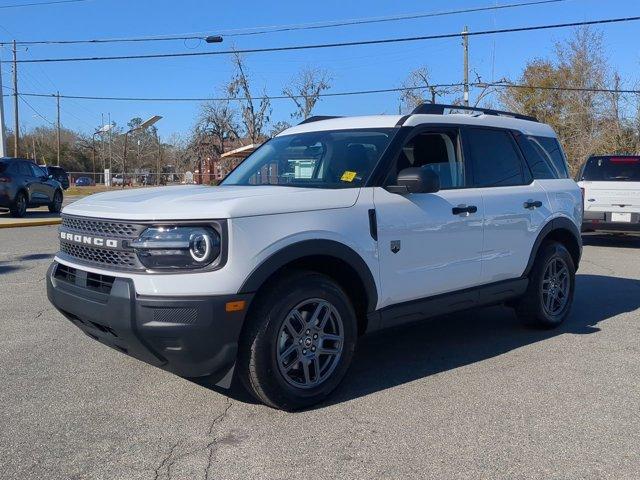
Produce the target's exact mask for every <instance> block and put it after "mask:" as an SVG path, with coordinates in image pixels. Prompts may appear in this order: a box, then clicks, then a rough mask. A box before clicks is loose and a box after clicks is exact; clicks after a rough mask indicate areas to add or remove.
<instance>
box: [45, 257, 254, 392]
mask: <svg viewBox="0 0 640 480" xmlns="http://www.w3.org/2000/svg"><path fill="white" fill-rule="evenodd" d="M47 296H48V297H49V301H50V302H51V303H52V304H53V305H54V306H55V307H56V308H57V309H58V310H59V311H60V312H61V313H62V314H63V315H64V316H65V317H66V318H67V319H69V320H70V321H71V322H72V323H73V324H74V325H76V326H77V327H78V328H80V330H82V331H83V332H84V333H86V334H87V335H88V336H90V337H91V338H93V339H95V340H98V341H99V342H101V343H103V344H105V345H108V346H109V347H111V348H114V349H116V350H118V351H120V352H122V353H125V354H127V355H130V356H132V357H134V358H137V359H139V360H142V361H144V362H146V363H149V364H151V365H154V366H156V367H159V368H162V369H164V370H167V371H170V372H173V373H175V374H177V375H180V376H183V377H201V376H207V375H213V376H216V377H219V379H220V380H222V379H223V378H225V377H226V376H227V374H228V373H229V372H230V371H231V369H232V367H233V365H234V363H235V358H236V354H237V351H238V338H239V336H240V331H241V329H242V324H243V322H244V317H245V314H246V311H247V307H245V308H244V309H242V310H240V311H238V310H235V311H231V312H229V311H227V309H226V305H227V303H229V302H239V301H244V302H245V305H246V306H248V305H249V303H250V301H251V298H252V294H242V295H222V296H209V297H161V296H143V295H138V294H137V293H136V291H135V287H134V284H133V281H132V280H131V279H128V278H119V277H107V276H104V275H95V274H91V273H88V272H85V271H83V270H80V269H75V268H70V267H67V266H65V265H61V264H58V263H57V262H54V263H53V264H52V265H51V267H49V271H48V272H47ZM223 386H225V385H223Z"/></svg>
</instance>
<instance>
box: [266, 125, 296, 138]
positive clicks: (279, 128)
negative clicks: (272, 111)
mask: <svg viewBox="0 0 640 480" xmlns="http://www.w3.org/2000/svg"><path fill="white" fill-rule="evenodd" d="M289 127H291V125H290V124H289V122H283V121H280V122H277V123H274V124H273V125H272V126H271V131H270V132H269V136H270V137H271V138H273V137H275V136H276V135H278V134H279V133H282V132H284V131H285V130H286V129H287V128H289Z"/></svg>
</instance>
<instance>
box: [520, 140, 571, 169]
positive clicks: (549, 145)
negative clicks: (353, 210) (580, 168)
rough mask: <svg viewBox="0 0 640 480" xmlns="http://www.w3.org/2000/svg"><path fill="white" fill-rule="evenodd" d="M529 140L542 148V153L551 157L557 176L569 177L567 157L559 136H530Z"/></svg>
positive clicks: (550, 160)
mask: <svg viewBox="0 0 640 480" xmlns="http://www.w3.org/2000/svg"><path fill="white" fill-rule="evenodd" d="M529 140H530V141H531V142H532V143H533V144H534V145H535V146H536V148H537V149H538V150H540V152H541V154H542V155H544V156H545V157H546V158H548V159H549V162H551V165H552V166H553V168H554V170H555V171H556V172H557V178H569V169H568V168H567V159H566V158H565V156H564V152H563V151H562V147H560V142H558V139H557V138H553V137H529Z"/></svg>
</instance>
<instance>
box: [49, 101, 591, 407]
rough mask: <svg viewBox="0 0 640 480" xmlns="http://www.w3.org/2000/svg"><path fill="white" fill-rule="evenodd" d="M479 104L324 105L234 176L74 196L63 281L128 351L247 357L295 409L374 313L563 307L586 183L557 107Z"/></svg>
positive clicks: (562, 313)
mask: <svg viewBox="0 0 640 480" xmlns="http://www.w3.org/2000/svg"><path fill="white" fill-rule="evenodd" d="M454 109H456V110H458V113H452V111H453V110H454ZM465 110H466V109H463V108H461V107H451V106H444V105H432V104H429V105H422V106H420V107H418V108H417V109H416V110H415V111H414V112H413V113H412V114H410V115H406V116H369V117H352V118H338V117H315V118H310V119H308V120H306V121H304V122H302V123H301V124H300V125H297V126H294V127H292V128H290V129H288V130H286V131H284V132H282V133H281V134H280V135H278V136H276V137H275V138H273V139H271V140H269V141H268V142H266V143H265V144H264V145H262V146H261V147H260V148H258V149H257V150H256V151H255V152H254V153H253V154H252V155H250V156H249V157H248V158H247V159H246V160H245V161H244V162H243V163H241V164H240V165H239V166H238V167H237V168H236V169H235V170H233V171H232V172H231V173H230V174H229V175H228V176H227V178H226V179H225V180H224V181H223V182H222V184H221V186H218V187H209V186H176V187H163V188H150V189H139V190H128V191H118V192H109V193H101V194H97V195H92V196H90V197H86V198H84V199H82V200H80V201H77V202H75V203H73V204H72V205H69V206H67V207H66V208H65V209H64V211H63V217H62V225H61V228H60V252H59V253H58V255H57V256H56V258H55V260H54V262H53V264H52V265H51V267H50V269H49V271H48V274H47V290H48V296H49V299H50V301H51V302H52V303H53V304H54V305H55V306H56V307H57V309H58V310H59V311H60V312H61V313H62V314H63V315H64V316H65V317H66V318H68V319H69V320H70V321H71V322H72V323H73V324H75V325H76V326H77V327H79V328H80V329H81V330H82V331H83V332H84V333H86V334H87V335H89V336H90V337H91V338H93V339H96V340H99V341H100V342H102V343H104V344H106V345H109V346H110V347H113V348H115V349H116V350H119V351H120V352H123V353H125V354H128V355H131V356H133V357H135V358H138V359H140V360H142V361H145V362H148V363H150V364H152V365H155V366H158V367H160V368H163V369H165V370H168V371H170V372H174V373H176V374H178V375H181V376H185V377H198V376H211V377H213V381H215V382H218V384H219V385H221V386H223V387H229V385H230V382H231V380H232V378H233V377H234V375H237V376H238V377H239V378H240V380H241V381H242V382H243V383H244V385H245V386H246V388H247V389H248V390H249V391H250V392H252V394H253V395H255V397H256V398H258V399H259V400H260V401H262V402H264V403H266V404H267V405H270V406H272V407H275V408H281V409H287V410H292V409H297V408H304V407H307V406H310V405H312V404H315V403H317V402H320V401H321V400H323V399H324V398H326V397H327V396H328V395H329V394H330V393H331V391H332V390H334V389H335V388H336V387H337V386H338V384H339V383H340V381H341V380H342V379H343V378H344V376H345V374H346V372H347V369H348V367H349V364H350V363H351V360H352V358H353V355H354V352H355V348H356V344H357V341H358V338H359V336H361V335H363V334H365V333H368V332H372V331H376V330H380V329H383V328H387V327H392V326H397V325H400V324H404V323H407V322H414V321H418V320H422V319H425V318H427V317H430V316H434V315H438V314H443V313H446V312H451V311H454V310H461V309H471V308H476V307H479V306H482V305H491V304H500V303H507V304H509V305H512V306H514V307H515V308H516V311H517V313H518V315H519V316H520V317H521V318H522V320H524V321H525V322H527V323H530V324H533V325H537V326H539V327H544V328H550V327H555V326H557V325H559V324H560V323H561V322H562V321H563V320H564V319H565V318H566V317H567V315H568V313H569V309H570V307H571V303H572V300H573V292H574V284H575V271H576V269H577V267H578V262H579V261H580V255H581V248H582V247H581V240H580V224H581V221H582V199H581V192H580V189H579V188H578V186H577V185H576V183H575V182H574V181H573V180H572V179H569V178H568V175H567V170H566V165H565V164H564V163H565V160H564V156H563V154H562V150H561V148H560V145H559V143H558V140H557V138H556V136H555V134H554V132H553V130H552V129H551V128H550V127H549V126H547V125H544V124H542V123H539V122H537V121H536V120H535V119H534V118H530V117H524V116H521V115H516V114H513V113H509V112H500V111H495V110H483V109H475V108H474V109H469V110H470V112H469V113H460V112H464V111H465ZM558 163H559V164H560V166H561V167H562V168H558V166H557V164H558Z"/></svg>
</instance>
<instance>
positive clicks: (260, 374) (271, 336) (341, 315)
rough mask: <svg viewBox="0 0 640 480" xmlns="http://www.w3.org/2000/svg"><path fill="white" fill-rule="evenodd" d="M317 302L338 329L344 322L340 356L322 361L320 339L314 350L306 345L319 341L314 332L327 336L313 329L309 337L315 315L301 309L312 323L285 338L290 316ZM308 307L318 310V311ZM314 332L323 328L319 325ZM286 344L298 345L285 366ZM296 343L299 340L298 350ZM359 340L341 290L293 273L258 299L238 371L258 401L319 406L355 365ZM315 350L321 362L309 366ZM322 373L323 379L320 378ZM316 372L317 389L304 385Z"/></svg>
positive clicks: (283, 406) (312, 276) (306, 273)
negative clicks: (289, 371) (283, 357)
mask: <svg viewBox="0 0 640 480" xmlns="http://www.w3.org/2000/svg"><path fill="white" fill-rule="evenodd" d="M317 300H320V301H321V302H322V303H323V304H324V305H325V307H323V308H326V309H325V310H322V312H323V314H322V316H323V317H325V314H327V315H326V317H328V318H330V320H329V322H333V325H338V323H335V322H336V321H337V322H340V323H341V327H342V328H341V331H342V341H339V342H338V341H337V342H336V343H335V344H334V347H335V348H336V349H337V348H338V347H339V346H340V348H341V354H339V355H336V356H334V357H332V356H331V355H328V356H325V357H324V358H323V357H322V355H321V354H320V353H319V352H320V351H321V350H323V348H324V344H323V340H322V339H320V340H312V342H314V345H317V346H311V343H309V344H308V345H307V343H306V342H307V341H309V340H311V338H312V337H313V338H317V337H318V335H314V332H317V333H318V334H319V335H320V336H321V337H322V336H323V335H325V333H324V332H321V331H318V330H313V329H312V330H311V331H310V333H309V331H308V330H306V329H307V327H309V326H310V325H312V322H309V320H310V319H311V317H313V315H312V314H311V313H310V311H309V312H304V311H303V318H304V320H305V322H309V323H302V322H298V323H299V324H300V325H302V330H301V333H300V337H297V340H296V338H295V337H294V335H290V338H289V339H286V340H284V339H285V337H286V336H287V332H290V330H289V329H286V328H285V326H284V325H285V320H287V319H288V318H290V317H289V314H290V313H291V312H292V311H294V310H296V311H298V310H297V309H298V308H299V307H300V306H301V305H302V306H303V307H302V308H305V306H306V305H307V304H309V305H317V304H319V303H317V302H316V301H317ZM305 302H307V303H305ZM313 302H316V303H313ZM324 302H326V303H324ZM310 308H311V310H314V312H315V308H316V307H313V306H311V307H310ZM305 314H306V316H305ZM291 318H293V317H291ZM297 318H300V317H297ZM318 323H319V322H318ZM314 325H315V323H314ZM316 328H320V327H319V325H318V326H316ZM329 328H331V326H329ZM281 329H284V330H281ZM305 335H306V337H305V338H304V339H303V338H302V337H304V336H305ZM303 340H304V342H303ZM285 342H290V344H289V347H288V348H294V347H295V348H294V350H293V351H292V352H291V353H292V354H295V357H293V360H292V361H290V362H287V363H286V364H285V361H284V360H283V359H282V358H280V355H281V354H282V353H283V352H282V350H287V349H288V348H285V346H286V345H287V343H285ZM297 342H300V347H299V348H298V345H297ZM315 342H319V343H315ZM356 342H357V321H356V314H355V311H354V309H353V306H352V304H351V301H350V300H349V298H348V296H347V295H346V294H345V292H344V291H343V290H342V288H340V286H339V285H338V284H337V283H336V282H334V281H333V280H332V279H331V278H329V277H327V276H325V275H321V274H319V273H316V272H310V271H300V270H292V271H291V272H288V273H287V274H285V275H284V276H282V277H280V279H279V280H278V281H276V282H275V283H274V284H273V285H271V286H269V287H268V288H267V289H266V290H265V291H262V292H260V293H259V294H258V297H256V300H255V304H254V305H253V306H252V309H251V312H250V314H249V317H248V318H247V324H246V325H245V328H244V329H243V334H242V338H241V340H240V350H239V355H238V373H239V375H240V379H241V380H242V382H243V384H244V385H245V387H246V388H247V389H248V390H249V391H250V392H251V393H252V394H253V395H254V396H255V397H256V398H257V399H258V400H259V401H261V402H263V403H265V404H266V405H269V406H271V407H273V408H277V409H281V410H289V411H291V410H299V409H302V408H306V407H310V406H312V405H314V404H317V403H319V402H321V401H322V400H324V399H325V398H326V397H327V396H328V395H329V394H330V393H331V392H332V391H333V390H334V389H335V388H336V387H337V386H338V385H339V384H340V382H341V381H342V379H343V378H344V376H345V374H346V373H347V370H348V368H349V366H350V364H351V360H352V358H353V355H354V352H355V347H356ZM304 345H307V349H305V350H302V349H303V347H304ZM311 348H313V351H314V352H317V357H318V360H317V363H314V365H313V366H312V365H311V363H312V362H316V353H311ZM303 352H305V354H304V355H303ZM305 355H306V356H305ZM309 356H312V360H309V358H310V357H309ZM290 358H291V357H290ZM331 358H334V359H335V362H334V363H333V364H331V365H332V367H331V368H329V366H330V364H329V360H330V359H331ZM285 360H286V358H285ZM279 362H282V365H283V366H282V367H279ZM307 362H308V363H307ZM322 362H326V363H325V364H324V366H322V367H320V368H319V373H318V370H316V369H317V368H318V367H317V366H318V365H322ZM305 363H306V365H307V366H306V368H304V370H303V368H302V365H304V364H305ZM285 365H286V367H288V366H289V365H295V366H296V367H295V368H292V369H291V372H292V373H291V374H287V373H283V371H282V369H284V368H286V367H285ZM323 369H324V370H325V373H324V375H326V377H325V378H322V375H323V373H322V371H323ZM296 372H300V373H299V376H300V382H301V384H300V386H298V384H296V382H295V380H294V379H292V377H293V376H294V375H295V373H296ZM314 372H315V375H316V377H315V378H316V380H320V381H319V383H318V385H314V384H313V381H312V382H308V383H309V384H308V385H306V386H305V385H302V383H304V381H305V379H307V380H308V379H309V377H312V376H313V375H312V374H313V373H314Z"/></svg>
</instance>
